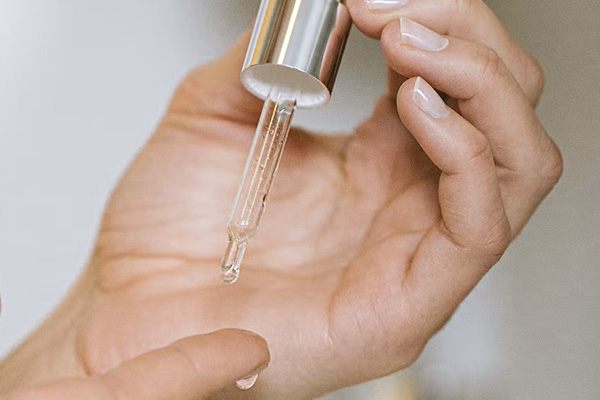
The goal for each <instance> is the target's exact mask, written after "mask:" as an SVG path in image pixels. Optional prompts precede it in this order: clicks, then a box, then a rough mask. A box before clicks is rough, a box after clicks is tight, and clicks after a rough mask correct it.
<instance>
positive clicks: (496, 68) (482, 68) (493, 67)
mask: <svg viewBox="0 0 600 400" xmlns="http://www.w3.org/2000/svg"><path fill="white" fill-rule="evenodd" d="M475 62H476V64H477V67H478V71H479V75H480V77H481V82H483V83H490V82H494V81H496V80H497V79H498V78H499V76H500V69H501V65H502V59H501V58H500V56H499V55H498V53H497V52H496V51H495V50H494V49H492V48H490V47H487V46H481V47H479V49H478V51H477V56H476V61H475Z"/></svg>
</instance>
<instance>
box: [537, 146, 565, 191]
mask: <svg viewBox="0 0 600 400" xmlns="http://www.w3.org/2000/svg"><path fill="white" fill-rule="evenodd" d="M541 171H542V175H543V176H544V177H545V178H546V179H547V180H548V181H549V182H550V184H551V185H552V186H554V185H556V183H558V181H559V180H560V178H561V176H562V174H563V171H564V161H563V157H562V154H561V153H560V150H559V148H558V146H557V145H556V143H554V141H552V140H551V141H550V149H549V150H548V151H547V155H546V157H544V163H543V165H542V167H541Z"/></svg>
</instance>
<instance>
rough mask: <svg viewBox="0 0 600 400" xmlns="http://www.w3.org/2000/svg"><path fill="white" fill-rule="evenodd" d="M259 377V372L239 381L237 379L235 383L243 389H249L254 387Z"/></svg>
mask: <svg viewBox="0 0 600 400" xmlns="http://www.w3.org/2000/svg"><path fill="white" fill-rule="evenodd" d="M257 379H258V374H256V375H253V376H251V377H249V378H244V379H240V380H239V381H237V382H236V383H235V385H236V386H237V387H238V388H240V389H242V390H248V389H250V388H252V386H254V384H255V383H256V380H257Z"/></svg>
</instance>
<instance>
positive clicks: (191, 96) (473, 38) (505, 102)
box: [0, 0, 562, 399]
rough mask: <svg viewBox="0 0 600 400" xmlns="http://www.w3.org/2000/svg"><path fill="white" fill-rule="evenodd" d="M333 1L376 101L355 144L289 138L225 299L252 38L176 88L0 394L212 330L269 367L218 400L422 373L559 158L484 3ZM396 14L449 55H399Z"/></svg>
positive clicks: (537, 77) (529, 66)
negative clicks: (373, 53)
mask: <svg viewBox="0 0 600 400" xmlns="http://www.w3.org/2000/svg"><path fill="white" fill-rule="evenodd" d="M347 3H348V7H349V9H350V12H351V14H352V17H353V20H354V22H355V24H356V25H357V27H358V28H359V29H360V30H361V31H362V32H364V33H365V34H367V35H369V36H371V37H374V38H380V39H381V44H382V49H383V52H384V55H385V57H386V59H387V61H388V64H389V65H390V71H389V85H388V92H387V93H385V94H384V95H383V96H382V97H381V99H380V100H379V101H378V103H377V105H376V107H375V110H374V112H373V115H372V116H371V117H370V118H369V119H367V120H366V121H365V122H364V123H362V124H361V125H360V126H359V127H358V128H357V129H356V131H355V132H354V134H353V135H340V136H331V135H328V136H323V135H319V134H317V133H312V132H306V131H303V130H300V129H293V130H292V132H291V133H290V137H289V141H288V145H287V147H286V150H285V155H284V157H283V161H282V165H281V168H280V170H279V174H278V177H277V180H276V182H275V184H274V187H273V189H272V192H271V195H270V198H269V202H268V210H267V212H266V214H265V216H264V218H263V223H262V226H261V229H260V232H259V234H258V235H257V236H256V238H255V239H254V240H253V241H252V242H251V244H250V245H249V247H248V251H247V254H246V256H245V259H244V263H243V266H242V273H241V277H240V280H239V282H238V283H236V284H235V285H233V286H227V285H224V284H222V283H221V282H220V279H219V276H218V274H219V264H220V259H221V256H222V252H223V250H224V246H225V241H226V235H225V224H226V220H227V214H228V211H229V207H230V205H231V202H232V200H233V198H234V195H235V191H236V189H237V185H238V183H239V179H240V176H241V172H242V169H243V165H244V162H245V159H246V156H247V153H248V149H249V146H250V143H251V140H252V136H253V133H254V130H255V127H256V123H257V120H258V116H259V114H260V109H261V106H262V102H261V101H260V100H258V99H256V98H254V97H253V96H252V95H250V94H249V93H248V92H247V91H246V90H245V89H244V88H243V86H242V85H241V83H240V80H239V71H240V68H241V64H242V61H243V57H244V53H245V49H246V46H247V43H248V38H249V35H248V33H246V34H244V35H243V36H242V38H240V40H239V41H238V42H237V43H236V44H235V45H234V46H233V48H232V49H231V50H230V51H229V52H228V53H227V54H226V55H225V56H223V57H222V58H220V59H219V60H216V61H215V62H213V63H211V64H208V65H205V66H202V67H200V68H198V69H197V70H195V71H193V72H192V73H191V74H190V75H189V76H188V77H187V78H186V79H185V80H184V81H183V83H182V84H181V85H180V87H179V88H178V89H177V91H176V93H175V95H174V97H173V100H172V103H171V105H170V107H169V109H168V111H167V113H166V115H165V117H164V118H163V120H162V122H161V123H160V125H159V127H158V128H157V130H156V132H155V133H154V135H153V136H152V137H151V138H150V140H149V141H148V143H147V144H146V145H145V146H144V148H143V149H142V151H141V152H140V154H139V155H138V156H137V158H136V159H135V160H134V161H133V163H132V164H131V166H130V167H129V169H128V170H127V172H126V173H125V175H124V176H123V178H122V180H121V181H120V183H119V185H118V186H117V188H116V189H115V191H114V193H113V194H112V196H111V199H110V202H109V204H108V206H107V209H106V212H105V214H104V218H103V222H102V226H101V228H100V232H99V234H98V239H97V243H96V246H95V251H94V253H93V255H92V257H91V260H90V262H89V265H88V266H87V268H86V269H85V271H84V272H83V274H82V276H81V278H80V279H79V281H78V283H77V284H76V285H75V287H74V288H73V290H72V291H71V293H70V294H69V296H68V297H67V298H66V300H65V301H64V302H63V304H62V305H61V306H60V307H59V308H58V309H57V311H56V312H55V313H54V314H53V315H51V316H50V318H49V319H48V320H47V321H46V322H45V323H44V324H43V325H42V326H41V327H40V328H39V329H38V330H37V331H36V332H35V333H34V334H33V335H32V336H31V337H30V338H29V339H28V340H27V341H26V342H25V343H23V344H22V345H21V346H20V347H19V348H17V349H16V350H15V351H14V352H13V353H12V354H11V355H10V356H9V357H8V358H7V359H6V360H5V361H4V362H3V364H2V365H1V366H0V375H2V376H3V379H2V381H1V382H0V392H7V391H9V390H12V389H16V388H19V387H21V386H24V385H31V384H37V383H41V382H47V381H50V380H53V379H57V378H64V377H81V376H86V375H91V374H96V373H103V372H105V371H107V370H109V369H111V368H113V367H115V366H116V365H118V364H120V363H122V362H124V361H125V360H129V359H131V358H133V357H136V356H138V355H140V354H142V353H146V352H148V351H150V350H152V349H156V348H160V347H163V346H165V345H167V344H168V343H171V342H173V341H175V340H178V339H180V338H183V337H187V336H191V335H196V334H202V333H207V332H212V331H215V330H218V329H221V328H225V327H233V328H241V329H247V330H250V331H253V332H256V333H258V334H260V335H261V336H263V337H264V338H265V339H266V340H267V342H268V343H269V348H270V350H271V363H270V366H269V368H268V369H267V370H265V371H264V372H263V373H262V374H261V377H260V379H259V380H258V383H257V385H256V387H255V388H253V389H252V390H250V391H248V392H242V391H239V390H235V389H232V388H226V389H224V391H222V392H220V393H218V394H216V395H215V397H216V398H231V399H236V398H269V399H272V398H277V399H279V398H285V399H304V398H314V397H316V396H318V395H320V394H323V393H326V392H329V391H332V390H335V389H337V388H340V387H344V386H348V385H352V384H355V383H359V382H362V381H366V380H370V379H374V378H377V377H380V376H383V375H386V374H389V373H391V372H394V371H397V370H400V369H402V368H405V367H407V366H408V365H410V364H411V363H412V362H414V361H415V360H416V359H417V358H418V356H419V354H420V353H421V351H422V349H423V348H424V346H425V345H426V343H427V341H428V340H429V339H430V338H431V336H432V335H433V334H434V333H435V332H437V331H438V330H439V329H440V328H441V327H442V326H443V325H444V323H445V322H446V321H447V320H448V319H449V318H450V317H451V315H452V314H453V312H454V311H455V310H456V308H457V307H458V305H459V304H460V303H461V301H462V300H464V298H465V297H466V296H467V295H468V293H469V292H470V291H471V290H472V289H473V287H474V286H475V285H476V284H477V282H478V281H479V280H480V279H481V278H482V277H483V276H484V275H485V273H486V272H487V271H488V270H489V269H490V268H491V267H492V266H493V265H494V264H495V263H496V262H497V261H498V260H499V259H500V257H501V256H502V254H503V253H504V251H505V250H506V248H507V246H508V245H509V244H510V242H511V241H512V240H513V239H515V237H516V236H517V235H518V233H519V232H520V231H521V229H522V228H523V226H524V225H525V224H526V222H527V221H528V219H529V218H530V216H531V215H532V213H533V212H534V211H535V209H536V207H537V206H538V205H539V203H540V202H541V201H542V200H543V199H544V197H545V196H546V195H547V194H548V192H549V191H550V190H551V189H552V187H553V186H554V185H555V184H556V182H557V181H558V179H559V177H560V175H561V172H562V160H561V157H560V153H559V151H558V149H557V148H556V146H555V144H554V142H553V141H552V140H551V139H550V137H549V136H548V135H547V134H546V132H545V131H544V129H543V127H542V125H541V123H540V122H539V121H538V119H537V117H536V115H535V111H534V107H535V105H536V104H537V102H538V100H539V98H540V95H541V92H542V88H543V84H544V80H543V74H542V72H541V69H540V67H539V66H538V64H537V63H536V62H535V60H534V59H533V58H532V57H531V56H530V55H529V54H527V53H526V52H525V51H524V50H523V49H522V48H521V47H519V46H518V44H517V43H516V42H515V41H514V40H513V39H512V38H511V37H510V35H509V34H508V33H507V32H506V30H505V29H504V27H503V26H502V24H501V23H500V21H498V19H497V18H496V17H495V16H494V15H493V13H492V12H491V11H490V10H489V9H488V8H487V7H486V6H485V4H484V3H483V2H482V1H480V0H443V1H441V0H419V1H414V2H412V1H409V4H407V5H406V6H404V7H402V8H399V9H387V10H385V11H376V10H375V11H374V10H370V9H369V8H368V7H367V3H366V2H364V1H362V0H348V2H347ZM400 16H403V17H406V18H410V19H411V20H414V21H417V22H419V23H421V24H423V25H425V26H427V27H429V28H431V29H433V30H434V31H436V32H438V33H441V34H444V35H445V36H444V37H445V38H446V39H448V45H447V46H446V47H445V48H443V49H440V50H439V51H430V50H423V49H419V48H417V47H415V46H413V45H411V44H407V43H406V42H403V40H402V37H401V30H400V24H399V23H398V18H399V17H400ZM416 76H420V77H422V78H423V79H424V80H425V81H427V82H429V84H431V85H432V86H433V87H434V88H435V89H438V90H439V91H441V92H443V93H445V95H444V97H445V99H446V100H447V103H448V104H449V105H450V106H451V107H444V108H442V109H441V110H442V112H443V114H444V115H443V116H438V117H439V118H435V117H432V116H431V115H430V114H429V113H428V112H427V111H425V110H424V109H423V108H420V107H419V106H418V105H417V104H416V103H415V101H414V98H415V94H414V91H415V82H416V79H415V78H414V77H416ZM406 77H410V79H407V78H406ZM420 85H421V87H423V86H422V85H423V83H422V82H421V83H420ZM429 100H430V102H429V104H434V105H435V104H437V103H435V101H434V100H435V99H429ZM438 110H439V108H438Z"/></svg>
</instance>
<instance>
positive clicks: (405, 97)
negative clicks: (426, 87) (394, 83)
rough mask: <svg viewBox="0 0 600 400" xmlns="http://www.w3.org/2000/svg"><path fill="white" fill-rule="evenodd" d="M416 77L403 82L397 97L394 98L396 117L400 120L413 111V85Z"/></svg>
mask: <svg viewBox="0 0 600 400" xmlns="http://www.w3.org/2000/svg"><path fill="white" fill-rule="evenodd" d="M417 79H418V77H412V78H409V79H407V80H405V81H404V82H403V83H402V85H400V89H398V95H397V96H396V106H397V107H398V115H399V116H400V119H402V118H403V117H404V116H407V113H409V112H411V110H414V109H415V104H414V102H413V100H412V98H413V94H414V91H415V83H416V82H417Z"/></svg>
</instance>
